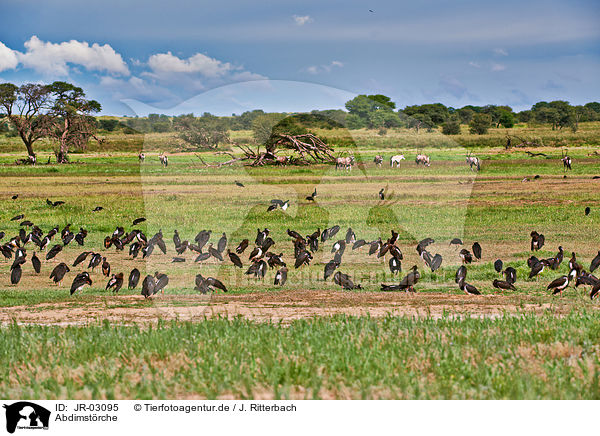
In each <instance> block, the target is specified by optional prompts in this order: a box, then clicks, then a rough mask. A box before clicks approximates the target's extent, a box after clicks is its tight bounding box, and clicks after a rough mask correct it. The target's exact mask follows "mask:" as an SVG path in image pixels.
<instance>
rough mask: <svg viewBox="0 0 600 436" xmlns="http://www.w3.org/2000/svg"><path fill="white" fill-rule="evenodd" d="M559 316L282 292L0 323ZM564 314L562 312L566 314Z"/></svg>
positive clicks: (52, 308)
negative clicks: (513, 315)
mask: <svg viewBox="0 0 600 436" xmlns="http://www.w3.org/2000/svg"><path fill="white" fill-rule="evenodd" d="M547 310H553V311H554V312H558V313H561V312H562V309H561V307H560V306H557V305H551V304H548V303H544V304H541V303H537V302H533V301H528V300H527V299H526V298H524V297H522V296H520V297H517V296H507V295H482V296H468V295H450V294H444V293H422V294H419V293H417V294H406V293H385V292H369V293H356V292H343V291H281V292H256V293H251V294H241V295H214V296H201V295H197V296H196V295H189V296H169V295H161V296H159V297H157V298H155V299H154V300H153V301H151V302H144V301H143V298H142V297H137V296H122V297H104V298H98V300H97V301H93V302H85V303H81V304H79V305H76V306H74V305H73V304H72V303H52V304H46V303H43V304H36V305H32V306H14V307H4V308H0V322H1V323H3V324H7V323H11V322H17V323H22V324H48V325H85V324H89V323H95V322H98V321H101V320H109V321H112V322H116V323H123V324H133V323H138V324H139V323H141V324H146V323H155V322H158V321H159V320H180V321H198V322H200V321H202V320H204V319H206V318H214V317H222V318H228V319H232V318H235V317H243V318H245V319H249V320H254V321H260V322H266V321H272V322H282V323H289V322H291V321H294V320H297V319H308V318H313V317H320V316H333V315H338V314H344V315H352V316H365V315H368V316H371V317H383V316H387V315H394V316H411V317H432V318H441V317H443V316H474V317H498V316H502V315H503V314H505V313H510V314H516V313H529V312H533V313H541V312H544V311H547ZM565 310H566V309H565Z"/></svg>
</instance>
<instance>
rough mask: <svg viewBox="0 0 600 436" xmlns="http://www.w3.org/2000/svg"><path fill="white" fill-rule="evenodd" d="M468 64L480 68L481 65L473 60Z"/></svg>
mask: <svg viewBox="0 0 600 436" xmlns="http://www.w3.org/2000/svg"><path fill="white" fill-rule="evenodd" d="M469 65H470V66H472V67H473V68H481V65H480V64H479V63H478V62H475V61H470V62H469Z"/></svg>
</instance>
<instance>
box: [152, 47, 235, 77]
mask: <svg viewBox="0 0 600 436" xmlns="http://www.w3.org/2000/svg"><path fill="white" fill-rule="evenodd" d="M148 66H149V67H150V68H151V69H152V71H153V72H154V73H156V74H158V75H166V74H173V73H187V74H201V75H203V76H205V77H219V76H222V75H223V74H225V73H227V72H228V71H230V70H232V69H233V67H232V66H231V64H229V63H227V62H221V61H219V60H217V59H214V58H211V57H208V56H206V55H203V54H201V53H196V54H195V55H193V56H191V57H189V58H187V59H181V58H179V57H177V56H175V55H174V54H172V53H171V52H170V51H169V52H167V53H158V54H155V55H152V56H150V58H149V59H148Z"/></svg>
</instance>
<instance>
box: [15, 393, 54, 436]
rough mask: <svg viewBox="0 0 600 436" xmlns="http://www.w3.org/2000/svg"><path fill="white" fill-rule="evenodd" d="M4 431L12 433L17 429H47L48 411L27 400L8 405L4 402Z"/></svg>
mask: <svg viewBox="0 0 600 436" xmlns="http://www.w3.org/2000/svg"><path fill="white" fill-rule="evenodd" d="M4 408H5V409H6V431H8V432H9V433H14V432H15V430H16V429H17V428H18V429H28V430H40V429H44V430H47V429H48V424H49V422H50V411H49V410H48V409H46V408H44V407H42V406H38V405H37V404H35V403H30V402H29V401H19V402H18V403H13V404H10V405H7V404H5V405H4Z"/></svg>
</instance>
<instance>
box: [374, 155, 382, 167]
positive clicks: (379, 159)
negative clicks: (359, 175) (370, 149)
mask: <svg viewBox="0 0 600 436" xmlns="http://www.w3.org/2000/svg"><path fill="white" fill-rule="evenodd" d="M373 162H375V166H378V167H381V164H382V163H383V156H381V155H379V154H378V155H377V156H375V159H373Z"/></svg>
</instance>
